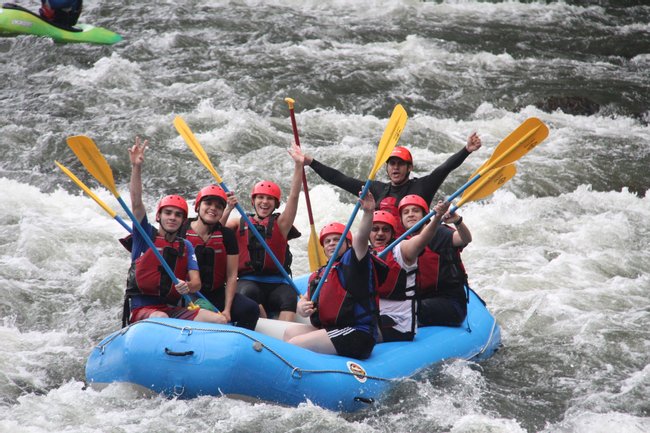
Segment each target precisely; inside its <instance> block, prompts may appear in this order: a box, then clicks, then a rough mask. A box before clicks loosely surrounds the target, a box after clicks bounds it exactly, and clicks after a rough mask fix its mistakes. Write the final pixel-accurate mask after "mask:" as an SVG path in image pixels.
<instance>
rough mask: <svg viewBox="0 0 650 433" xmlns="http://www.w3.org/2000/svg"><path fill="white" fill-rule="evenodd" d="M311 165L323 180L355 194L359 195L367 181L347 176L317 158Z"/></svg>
mask: <svg viewBox="0 0 650 433" xmlns="http://www.w3.org/2000/svg"><path fill="white" fill-rule="evenodd" d="M309 166H310V167H311V168H312V170H314V171H315V172H316V174H317V175H319V176H320V177H321V178H323V180H325V181H326V182H328V183H331V184H332V185H336V186H338V187H339V188H343V189H344V190H346V191H347V192H349V193H350V194H353V195H354V196H357V195H358V194H359V191H361V188H363V185H364V183H365V182H362V181H360V180H359V179H355V178H353V177H349V176H346V175H344V174H343V173H341V172H340V171H338V170H336V169H334V168H331V167H328V166H326V165H323V164H321V163H320V162H318V161H316V160H315V159H314V160H312V162H311V164H310V165H309Z"/></svg>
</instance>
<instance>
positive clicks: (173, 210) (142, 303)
mask: <svg viewBox="0 0 650 433" xmlns="http://www.w3.org/2000/svg"><path fill="white" fill-rule="evenodd" d="M146 147H147V141H144V143H141V142H140V138H139V137H137V138H136V140H135V145H134V146H133V147H131V148H130V149H129V158H130V160H131V181H130V184H129V190H130V195H131V207H132V211H133V215H134V216H135V218H136V219H137V220H138V221H139V222H140V225H141V226H142V227H143V228H144V230H145V231H146V232H147V233H150V234H151V238H152V240H153V241H154V245H155V246H156V248H158V249H159V250H162V252H161V253H162V255H163V257H164V258H165V260H166V261H167V263H168V264H169V265H170V267H171V268H172V270H173V271H174V275H175V276H176V278H177V279H178V284H175V285H174V284H172V279H171V278H170V277H169V275H167V273H166V272H165V271H164V270H163V269H162V266H161V265H160V262H158V259H157V258H156V256H155V255H154V253H153V252H152V251H151V250H150V248H149V245H148V244H147V242H146V241H145V240H144V239H143V238H142V236H141V235H140V232H139V231H138V230H133V245H132V248H131V261H132V263H131V268H130V269H129V278H128V283H127V297H128V298H129V300H130V311H131V315H130V320H129V322H130V323H133V322H137V321H138V320H143V319H147V318H150V317H152V318H153V317H173V318H177V319H186V320H197V321H202V322H214V323H226V321H227V320H226V318H225V317H224V316H223V315H221V314H217V313H215V312H212V311H209V310H204V309H200V308H197V309H188V308H184V307H181V306H179V305H178V303H179V301H180V299H181V297H182V296H183V295H187V294H189V293H195V292H198V291H199V290H200V289H201V279H200V276H199V267H198V265H197V262H196V257H195V254H194V247H193V246H192V244H191V243H190V242H189V241H187V240H185V239H183V238H181V237H179V236H178V233H179V230H180V229H181V226H182V224H183V222H184V221H185V220H186V219H187V214H188V207H187V202H186V201H185V199H183V197H181V196H178V195H168V196H165V197H163V198H162V200H160V203H159V204H158V208H157V210H156V221H157V222H158V223H159V224H160V229H158V230H157V229H155V228H154V227H153V226H152V225H151V224H150V223H149V221H148V220H147V212H146V209H145V207H144V203H143V201H142V164H143V162H144V152H145V149H146Z"/></svg>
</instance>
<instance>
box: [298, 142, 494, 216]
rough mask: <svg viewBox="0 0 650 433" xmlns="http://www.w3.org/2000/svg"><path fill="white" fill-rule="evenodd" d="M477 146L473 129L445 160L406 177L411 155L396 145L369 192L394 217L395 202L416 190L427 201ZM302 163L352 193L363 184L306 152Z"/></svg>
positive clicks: (395, 210) (411, 166)
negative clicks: (381, 177) (384, 178)
mask: <svg viewBox="0 0 650 433" xmlns="http://www.w3.org/2000/svg"><path fill="white" fill-rule="evenodd" d="M480 147H481V139H480V138H479V136H478V135H477V134H476V133H473V134H472V135H470V136H469V138H468V139H467V144H466V145H465V147H463V148H462V149H461V150H460V151H458V152H457V153H455V154H454V155H452V156H451V157H450V158H449V159H447V161H445V162H444V163H442V164H441V165H440V166H438V167H437V168H436V169H435V170H433V171H432V172H431V173H429V174H428V175H426V176H423V177H420V178H410V175H411V171H412V170H413V157H412V156H411V152H409V150H408V149H407V148H405V147H402V146H396V147H395V149H394V150H393V151H392V153H391V155H390V157H389V158H388V160H387V161H386V174H387V175H388V179H389V182H381V181H378V180H373V181H372V182H371V183H370V192H372V194H373V195H374V196H375V200H376V203H377V209H378V210H385V211H388V212H390V213H392V214H393V215H394V216H396V217H398V216H399V215H398V213H397V204H398V203H399V201H400V200H401V199H402V198H403V197H404V196H406V195H408V194H417V195H419V196H420V197H422V198H424V200H425V201H426V202H427V203H431V201H432V200H433V197H434V195H435V194H436V192H437V191H438V188H440V185H441V184H442V182H443V181H444V180H445V179H446V178H447V176H448V175H449V173H451V172H452V171H453V170H455V169H456V168H458V167H459V166H460V165H461V164H462V163H463V161H465V159H466V158H467V157H468V156H469V154H470V153H472V152H475V151H476V150H478V149H480ZM304 158H305V165H309V166H310V167H311V168H312V169H313V170H314V171H315V172H316V173H317V174H318V175H319V176H320V177H322V178H323V179H325V180H326V181H327V182H329V183H331V184H332V185H336V186H338V187H340V188H343V189H344V190H346V191H347V192H349V193H350V194H356V192H357V191H359V190H360V189H361V188H363V186H364V184H365V181H361V180H359V179H355V178H352V177H349V176H346V175H344V174H343V173H341V172H340V171H338V170H336V169H334V168H332V167H328V166H326V165H324V164H322V163H320V162H318V161H316V160H315V159H314V158H313V157H311V156H309V155H304Z"/></svg>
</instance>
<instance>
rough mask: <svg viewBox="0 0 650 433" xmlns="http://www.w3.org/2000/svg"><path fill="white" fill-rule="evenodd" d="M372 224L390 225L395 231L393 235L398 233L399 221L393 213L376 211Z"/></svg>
mask: <svg viewBox="0 0 650 433" xmlns="http://www.w3.org/2000/svg"><path fill="white" fill-rule="evenodd" d="M372 222H373V224H374V223H384V224H388V225H389V226H390V227H391V228H392V229H393V235H395V233H397V220H396V219H395V217H394V216H393V214H392V213H390V212H386V211H385V210H376V211H375V213H374V214H372Z"/></svg>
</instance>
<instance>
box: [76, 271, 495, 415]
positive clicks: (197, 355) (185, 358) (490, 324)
mask: <svg viewBox="0 0 650 433" xmlns="http://www.w3.org/2000/svg"><path fill="white" fill-rule="evenodd" d="M307 280H308V276H303V277H300V278H297V279H295V280H294V281H295V283H296V285H297V286H298V287H299V288H300V289H301V290H303V292H304V290H305V289H306V286H307ZM468 291H469V302H468V315H467V319H466V321H465V323H464V324H463V326H461V327H442V326H430V327H424V328H419V329H418V332H417V335H416V337H415V339H414V341H412V342H391V343H380V344H377V345H375V348H374V350H373V352H372V354H371V356H370V358H368V359H365V360H358V359H353V358H347V357H343V356H338V355H325V354H320V353H316V352H312V351H310V350H307V349H304V348H301V347H298V346H294V345H292V344H288V343H285V342H283V341H282V334H283V332H284V329H285V328H286V327H287V326H288V325H290V323H288V322H283V321H279V320H272V319H260V320H259V323H258V325H257V327H256V329H255V331H251V330H248V329H244V328H238V327H234V326H231V325H217V324H212V323H204V322H192V321H186V320H180V319H147V320H143V321H140V322H136V323H133V324H131V325H129V326H128V327H126V328H123V329H121V330H120V331H117V332H114V333H112V334H110V335H109V336H107V337H106V338H104V339H103V340H102V341H101V342H100V343H99V344H98V345H97V346H96V347H95V348H94V349H93V350H92V352H91V353H90V356H89V357H88V360H87V363H86V381H87V383H88V384H89V385H90V386H92V387H93V388H102V387H105V386H107V385H108V384H111V383H117V382H120V383H127V384H130V385H132V386H133V387H135V388H136V389H138V390H141V391H145V393H149V394H154V395H157V394H162V395H165V396H169V397H175V398H194V397H198V396H203V395H213V396H223V395H227V396H230V397H234V398H243V399H245V400H249V401H250V400H253V401H259V400H261V401H268V402H274V403H279V404H282V405H288V406H297V405H299V404H301V403H304V402H311V403H313V404H315V405H318V406H321V407H323V408H326V409H330V410H333V411H341V412H354V411H357V410H360V409H363V408H367V407H369V406H373V405H377V404H380V403H381V401H382V398H383V397H385V396H386V395H387V394H388V392H389V391H390V389H391V388H392V387H393V386H394V385H395V384H396V383H398V382H399V381H401V380H404V379H405V378H409V377H412V376H413V375H415V374H417V373H418V372H420V371H422V370H423V369H426V368H429V367H431V366H434V365H436V364H438V363H440V362H442V361H448V360H452V359H466V360H470V359H471V360H482V359H486V358H488V357H490V356H491V355H492V354H494V353H495V352H496V350H497V349H498V347H499V345H500V342H501V331H500V327H499V325H498V324H497V322H496V320H495V318H494V317H493V316H492V315H491V314H490V312H489V311H488V309H487V308H486V305H485V303H484V302H483V301H482V300H481V299H480V298H479V296H478V295H477V294H476V293H475V292H474V291H472V290H469V289H468Z"/></svg>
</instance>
